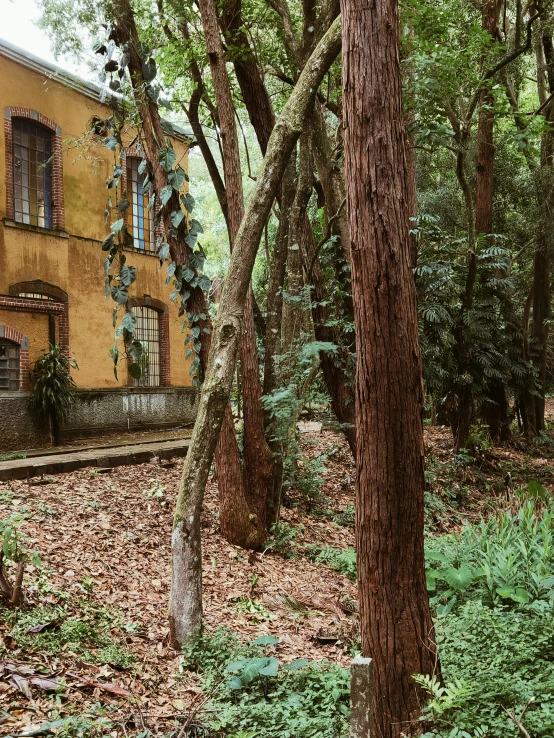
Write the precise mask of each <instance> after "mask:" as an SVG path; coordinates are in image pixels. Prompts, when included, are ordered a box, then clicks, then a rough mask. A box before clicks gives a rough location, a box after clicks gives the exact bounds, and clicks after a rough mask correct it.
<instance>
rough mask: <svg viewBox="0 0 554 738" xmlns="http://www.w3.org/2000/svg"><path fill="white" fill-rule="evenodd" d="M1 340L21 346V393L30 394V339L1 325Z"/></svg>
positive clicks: (7, 326) (13, 329)
mask: <svg viewBox="0 0 554 738" xmlns="http://www.w3.org/2000/svg"><path fill="white" fill-rule="evenodd" d="M0 338H6V339H7V340H8V341H13V343H16V344H17V345H18V346H19V391H20V392H28V391H29V390H30V383H29V339H28V338H27V336H24V335H23V333H21V331H17V330H16V329H15V328H11V327H10V326H9V325H2V324H1V323H0Z"/></svg>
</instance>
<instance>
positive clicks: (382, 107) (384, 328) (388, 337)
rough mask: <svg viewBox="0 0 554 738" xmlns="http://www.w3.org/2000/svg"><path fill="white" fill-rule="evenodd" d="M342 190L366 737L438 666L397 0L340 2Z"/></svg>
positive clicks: (402, 718) (387, 737) (402, 715)
mask: <svg viewBox="0 0 554 738" xmlns="http://www.w3.org/2000/svg"><path fill="white" fill-rule="evenodd" d="M341 6H342V13H343V22H344V32H343V100H344V122H345V139H344V140H345V172H346V195H347V204H348V213H349V220H350V239H351V253H352V288H353V296H354V310H355V312H354V315H355V323H356V346H357V372H356V420H357V423H356V425H357V446H358V454H357V462H356V466H357V475H358V478H357V485H356V489H357V491H356V542H357V562H358V591H359V602H360V626H361V635H362V651H363V653H364V655H365V656H369V657H371V658H372V659H373V690H372V695H371V701H372V725H371V735H372V737H373V738H393V737H396V736H400V735H401V733H402V732H403V731H407V730H409V729H410V725H409V724H410V722H411V721H415V720H417V718H418V715H419V713H420V711H421V706H422V704H423V702H424V695H423V693H422V691H421V690H420V689H419V688H418V687H417V686H416V684H415V682H414V681H413V679H412V675H413V674H418V673H422V674H431V673H433V672H434V671H436V669H437V656H436V647H435V643H434V637H433V622H432V620H431V613H430V609H429V600H428V596H427V590H426V586H425V566H424V557H423V484H424V482H423V479H424V477H423V465H424V453H423V424H422V411H423V384H422V376H421V357H420V350H419V339H418V329H417V307H416V293H415V284H414V279H413V276H412V258H413V257H412V253H411V242H410V233H409V216H410V212H409V211H410V203H409V199H408V198H409V194H408V183H407V165H406V154H405V143H406V138H405V131H404V117H403V112H402V81H401V73H400V64H399V37H398V3H397V0H375V2H373V3H369V4H368V3H364V2H361V0H343V1H342V3H341Z"/></svg>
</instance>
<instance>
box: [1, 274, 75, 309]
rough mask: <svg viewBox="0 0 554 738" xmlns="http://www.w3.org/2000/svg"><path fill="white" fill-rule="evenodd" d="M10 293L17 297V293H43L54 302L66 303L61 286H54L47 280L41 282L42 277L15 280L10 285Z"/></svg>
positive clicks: (65, 295) (65, 294)
mask: <svg viewBox="0 0 554 738" xmlns="http://www.w3.org/2000/svg"><path fill="white" fill-rule="evenodd" d="M9 292H10V295H12V296H13V297H17V296H18V295H29V294H33V295H35V294H36V295H44V296H45V297H50V298H52V300H56V302H63V303H64V304H67V302H68V297H67V292H65V290H62V289H61V287H56V285H55V284H50V283H49V282H43V281H42V279H31V280H28V281H26V282H17V283H16V284H12V285H10V290H9Z"/></svg>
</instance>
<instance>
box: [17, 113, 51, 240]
mask: <svg viewBox="0 0 554 738" xmlns="http://www.w3.org/2000/svg"><path fill="white" fill-rule="evenodd" d="M12 130H13V163H14V172H15V176H14V198H17V202H16V207H15V213H14V215H15V220H17V221H19V222H21V223H31V224H32V225H38V226H42V227H43V228H52V194H51V193H52V165H51V162H50V159H51V156H52V133H51V132H50V131H49V130H48V129H46V128H43V126H41V125H39V124H38V123H35V122H34V121H31V120H27V119H26V118H13V120H12Z"/></svg>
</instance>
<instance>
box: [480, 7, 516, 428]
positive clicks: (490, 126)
mask: <svg viewBox="0 0 554 738" xmlns="http://www.w3.org/2000/svg"><path fill="white" fill-rule="evenodd" d="M500 6H501V3H500V2H499V1H498V0H483V6H482V12H481V24H482V28H483V30H484V31H487V33H489V34H490V35H491V37H492V39H493V40H494V39H496V36H497V26H498V18H499V14H500ZM494 154H495V146H494V94H493V93H492V92H491V91H490V90H483V91H482V92H481V107H480V110H479V126H478V131H477V162H476V187H475V232H476V233H477V234H478V235H486V236H490V235H491V234H492V233H493V201H494ZM486 400H487V401H486V402H485V403H484V404H483V407H482V411H481V416H482V418H483V420H484V421H485V423H487V425H488V426H489V431H490V435H491V438H492V439H493V440H499V439H500V438H501V437H502V436H504V437H505V436H506V433H507V432H508V427H509V421H508V401H507V398H506V389H505V387H504V384H503V382H502V381H501V380H499V379H493V380H491V382H490V384H489V387H488V391H487V398H486Z"/></svg>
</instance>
